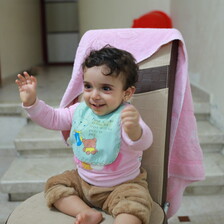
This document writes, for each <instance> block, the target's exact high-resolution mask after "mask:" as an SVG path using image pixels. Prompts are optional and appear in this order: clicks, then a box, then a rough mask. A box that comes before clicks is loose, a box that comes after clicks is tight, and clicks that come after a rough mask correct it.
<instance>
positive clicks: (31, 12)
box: [0, 0, 42, 81]
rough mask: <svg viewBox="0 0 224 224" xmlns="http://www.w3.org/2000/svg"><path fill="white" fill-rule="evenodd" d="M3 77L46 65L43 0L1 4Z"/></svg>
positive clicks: (23, 0)
mask: <svg viewBox="0 0 224 224" xmlns="http://www.w3.org/2000/svg"><path fill="white" fill-rule="evenodd" d="M0 60H1V75H2V79H3V81H4V79H5V78H7V77H9V76H11V75H15V74H17V73H18V72H21V71H23V70H25V69H28V68H30V67H31V66H34V65H37V64H40V63H42V46H41V32H40V8H39V0H19V1H18V0H1V1H0Z"/></svg>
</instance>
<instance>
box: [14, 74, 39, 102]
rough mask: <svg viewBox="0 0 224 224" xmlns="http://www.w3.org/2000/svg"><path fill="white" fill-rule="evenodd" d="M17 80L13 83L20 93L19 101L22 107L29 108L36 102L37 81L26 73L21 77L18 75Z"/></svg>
mask: <svg viewBox="0 0 224 224" xmlns="http://www.w3.org/2000/svg"><path fill="white" fill-rule="evenodd" d="M17 77H18V79H17V80H16V81H15V83H16V84H17V85H18V88H19V92H20V99H21V101H22V102H23V104H24V106H31V105H33V104H34V103H35V101H36V86H37V79H36V78H35V77H34V76H30V75H29V74H28V73H27V72H24V73H23V75H21V74H18V76H17Z"/></svg>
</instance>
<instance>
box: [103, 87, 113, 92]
mask: <svg viewBox="0 0 224 224" xmlns="http://www.w3.org/2000/svg"><path fill="white" fill-rule="evenodd" d="M102 89H103V90H104V91H111V90H112V89H111V88H110V87H109V86H103V87H102Z"/></svg>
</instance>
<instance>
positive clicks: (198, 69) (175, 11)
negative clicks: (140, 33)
mask: <svg viewBox="0 0 224 224" xmlns="http://www.w3.org/2000/svg"><path fill="white" fill-rule="evenodd" d="M170 10H171V16H172V19H173V22H174V26H175V27H176V28H178V29H179V30H180V31H181V32H182V34H183V37H184V39H185V42H186V45H187V50H188V55H189V73H190V79H191V82H192V83H193V84H196V85H197V86H199V87H201V88H202V89H204V90H206V91H207V92H209V93H210V94H211V97H212V108H211V109H212V117H213V120H215V123H216V124H218V125H219V127H221V128H222V129H224V103H223V102H224V100H223V97H224V90H223V86H224V69H223V63H224V61H223V60H224V44H223V37H224V14H223V12H224V1H223V0H215V1H211V0H197V1H195V0H188V1H185V0H171V6H170Z"/></svg>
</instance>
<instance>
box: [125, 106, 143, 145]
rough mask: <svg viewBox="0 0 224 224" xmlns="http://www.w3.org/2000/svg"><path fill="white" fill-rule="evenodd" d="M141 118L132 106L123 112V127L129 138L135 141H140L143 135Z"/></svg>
mask: <svg viewBox="0 0 224 224" xmlns="http://www.w3.org/2000/svg"><path fill="white" fill-rule="evenodd" d="M139 117H140V115H139V112H138V111H137V109H136V108H135V107H134V106H132V105H130V106H127V107H125V108H124V109H123V110H122V112H121V124H122V127H123V129H124V131H125V132H126V134H127V135H128V136H129V138H130V139H131V140H133V141H136V140H138V139H139V138H140V137H141V135H142V129H141V126H140V124H139Z"/></svg>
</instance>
